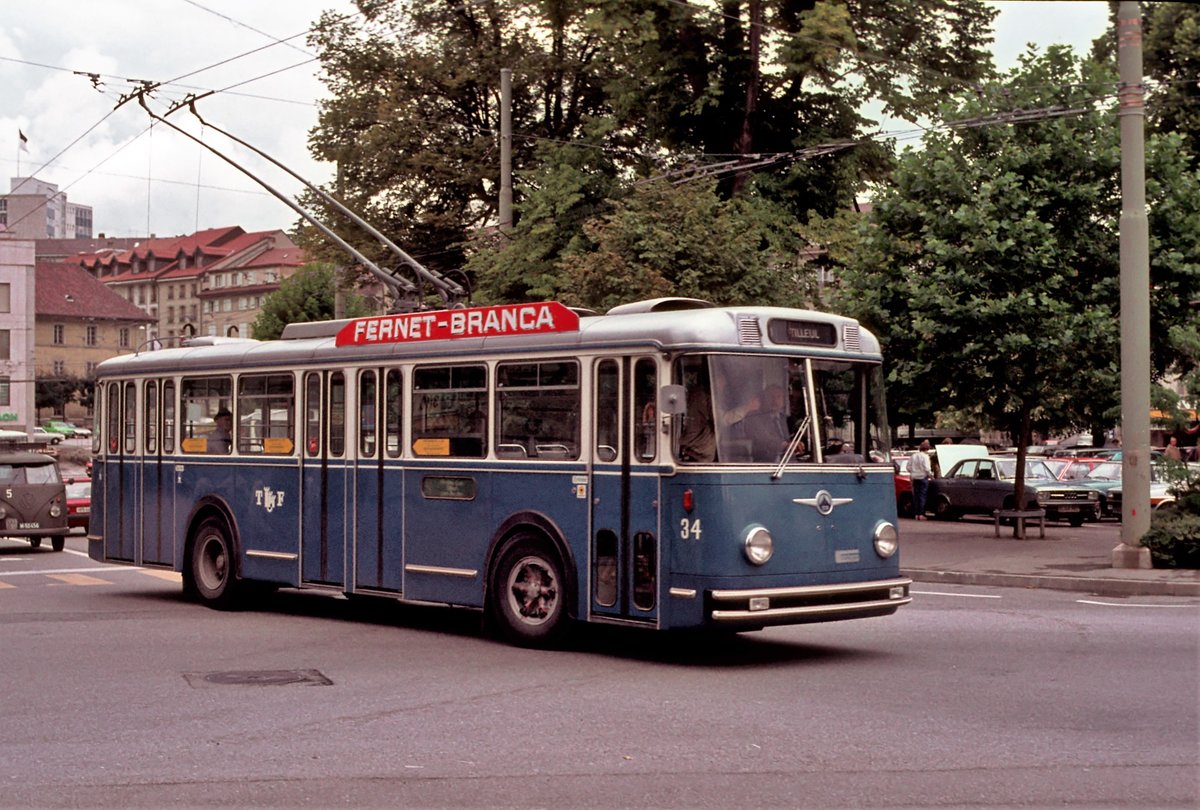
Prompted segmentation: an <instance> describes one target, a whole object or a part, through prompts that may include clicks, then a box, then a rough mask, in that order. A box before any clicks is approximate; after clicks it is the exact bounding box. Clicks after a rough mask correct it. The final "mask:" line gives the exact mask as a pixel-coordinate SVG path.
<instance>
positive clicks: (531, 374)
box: [496, 360, 581, 460]
mask: <svg viewBox="0 0 1200 810" xmlns="http://www.w3.org/2000/svg"><path fill="white" fill-rule="evenodd" d="M580 402H581V395H580V388H579V363H577V362H576V361H574V360H566V361H553V362H537V363H502V364H500V365H498V366H497V367H496V426H497V429H498V435H497V437H496V455H497V457H500V458H540V459H553V460H574V459H577V458H579V450H580V441H579V432H580V420H579V415H580Z"/></svg>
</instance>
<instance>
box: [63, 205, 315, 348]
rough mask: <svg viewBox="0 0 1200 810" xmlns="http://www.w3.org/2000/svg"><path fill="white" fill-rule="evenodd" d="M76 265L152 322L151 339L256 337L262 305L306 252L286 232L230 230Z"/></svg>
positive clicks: (157, 241)
mask: <svg viewBox="0 0 1200 810" xmlns="http://www.w3.org/2000/svg"><path fill="white" fill-rule="evenodd" d="M70 261H72V262H76V263H78V264H79V265H80V266H82V267H83V268H85V269H86V270H88V271H89V272H90V273H92V274H93V275H94V276H95V277H96V278H97V279H99V280H100V281H101V282H102V283H104V284H105V285H106V286H107V287H108V288H109V289H110V290H112V291H113V292H116V293H117V294H118V295H120V296H121V297H122V298H124V299H125V300H126V301H128V302H129V303H131V304H133V305H134V306H136V307H139V308H141V309H142V310H143V311H144V312H145V313H146V314H147V315H149V316H150V317H151V319H152V320H153V322H154V324H153V326H152V328H151V333H152V334H151V335H150V336H151V337H157V338H166V339H170V338H173V337H190V336H192V335H241V336H242V337H253V335H251V334H250V332H251V329H250V325H251V324H252V323H253V322H254V320H255V319H256V318H257V317H258V313H259V310H260V309H261V307H262V301H263V299H264V298H265V297H266V296H267V295H268V294H270V293H272V292H274V291H275V290H277V289H279V283H280V282H281V281H283V279H285V278H287V277H288V276H290V275H292V274H293V273H294V272H296V270H298V269H299V268H300V267H301V265H303V264H304V253H303V251H302V250H300V248H298V247H297V246H296V244H295V243H294V242H293V241H292V240H291V239H290V238H289V237H288V235H287V234H286V233H284V232H283V231H281V230H273V231H256V232H253V233H247V232H246V231H244V230H242V229H241V228H239V227H237V226H231V227H226V228H212V229H209V230H204V231H197V232H196V233H193V234H189V235H186V236H175V237H168V238H158V237H151V238H149V239H145V240H142V241H140V242H138V243H137V244H136V245H134V246H133V247H129V248H126V249H109V250H97V251H94V252H90V253H86V254H83V253H81V254H78V255H76V256H74V257H72V259H71V260H70Z"/></svg>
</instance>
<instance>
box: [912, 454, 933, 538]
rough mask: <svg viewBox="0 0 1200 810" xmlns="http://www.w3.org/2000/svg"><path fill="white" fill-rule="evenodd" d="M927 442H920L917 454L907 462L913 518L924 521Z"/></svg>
mask: <svg viewBox="0 0 1200 810" xmlns="http://www.w3.org/2000/svg"><path fill="white" fill-rule="evenodd" d="M929 450H930V447H929V440H928V439H926V440H925V441H923V442H921V446H920V448H918V450H917V452H915V453H913V454H912V457H911V458H909V460H908V477H909V480H910V481H912V493H913V517H914V518H916V519H917V520H924V519H925V496H926V495H927V494H928V493H929V472H930V470H931V467H930V465H929Z"/></svg>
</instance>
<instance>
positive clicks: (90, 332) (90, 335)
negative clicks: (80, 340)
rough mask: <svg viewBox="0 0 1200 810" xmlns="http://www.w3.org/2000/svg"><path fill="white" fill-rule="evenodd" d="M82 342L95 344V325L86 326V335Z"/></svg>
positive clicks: (90, 344)
mask: <svg viewBox="0 0 1200 810" xmlns="http://www.w3.org/2000/svg"><path fill="white" fill-rule="evenodd" d="M84 342H85V343H87V345H89V346H95V345H96V327H94V326H89V327H88V328H87V337H86V338H85V339H84Z"/></svg>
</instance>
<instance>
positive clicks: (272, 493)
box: [254, 487, 285, 512]
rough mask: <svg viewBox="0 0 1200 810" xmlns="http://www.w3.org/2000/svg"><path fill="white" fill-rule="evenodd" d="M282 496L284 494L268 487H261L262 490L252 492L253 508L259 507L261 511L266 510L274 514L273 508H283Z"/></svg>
mask: <svg viewBox="0 0 1200 810" xmlns="http://www.w3.org/2000/svg"><path fill="white" fill-rule="evenodd" d="M284 494H285V493H284V492H282V491H279V490H274V489H271V488H270V487H263V488H262V489H256V490H254V504H255V506H261V507H262V508H263V509H266V510H267V511H268V512H274V511H275V507H277V506H279V507H282V506H283V496H284Z"/></svg>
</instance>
